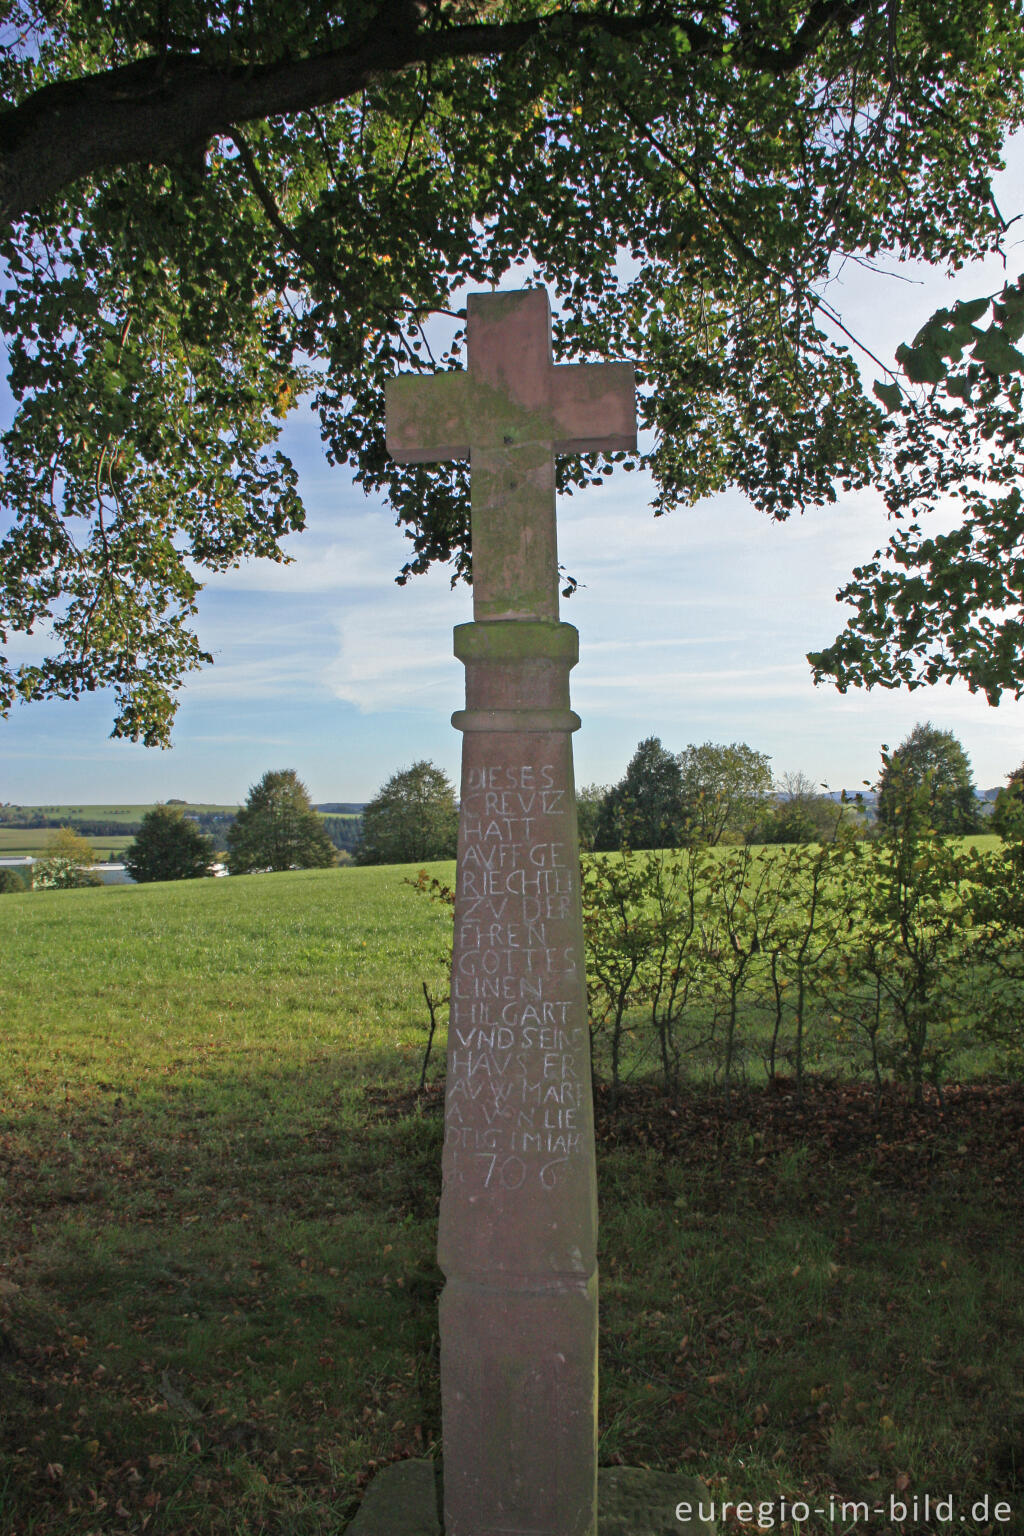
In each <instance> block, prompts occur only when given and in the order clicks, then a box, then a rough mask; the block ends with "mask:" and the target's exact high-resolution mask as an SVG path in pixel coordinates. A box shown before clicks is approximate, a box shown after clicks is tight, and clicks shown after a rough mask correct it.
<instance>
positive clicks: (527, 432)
mask: <svg viewBox="0 0 1024 1536" xmlns="http://www.w3.org/2000/svg"><path fill="white" fill-rule="evenodd" d="M467 314H468V321H467V332H468V354H469V367H468V369H467V370H466V371H465V372H462V371H459V372H454V371H453V372H451V373H435V374H431V375H430V377H429V378H423V377H421V376H418V375H416V374H400V375H399V376H398V377H397V378H394V379H389V380H388V383H387V389H386V396H387V445H388V452H389V453H390V454H391V455H392V457H393V458H395V459H397V460H398V461H399V463H403V464H427V463H433V462H436V461H438V460H441V459H466V458H469V459H471V458H472V455H473V450H474V448H477V449H479V448H502V447H506V448H509V447H524V446H526V445H527V444H530V443H543V444H545V445H547V446H548V447H549V449H550V451H551V452H552V453H589V452H594V451H598V450H600V449H606V450H608V451H610V452H611V451H615V450H631V449H635V448H636V407H635V384H634V369H633V364H632V363H560V364H555V363H554V362H553V361H552V355H551V310H550V306H549V304H548V296H547V293H546V292H545V290H544V289H543V288H530V289H527V290H526V291H525V292H522V293H474V294H470V296H469V302H468V305H467Z"/></svg>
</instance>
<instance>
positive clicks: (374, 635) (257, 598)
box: [0, 141, 1024, 804]
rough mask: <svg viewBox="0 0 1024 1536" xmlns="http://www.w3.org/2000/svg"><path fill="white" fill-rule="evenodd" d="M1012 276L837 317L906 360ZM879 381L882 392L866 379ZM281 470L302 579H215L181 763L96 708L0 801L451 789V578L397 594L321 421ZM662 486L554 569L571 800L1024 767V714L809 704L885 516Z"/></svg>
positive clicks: (937, 280) (858, 274) (986, 271)
mask: <svg viewBox="0 0 1024 1536" xmlns="http://www.w3.org/2000/svg"><path fill="white" fill-rule="evenodd" d="M1022 175H1024V144H1022V143H1021V142H1020V141H1018V143H1017V144H1016V145H1015V146H1014V147H1013V149H1012V152H1011V153H1010V154H1009V155H1008V170H1007V172H1006V173H1005V174H1004V176H1003V178H1002V186H1001V188H1000V201H1001V206H1002V207H1003V210H1004V212H1005V213H1007V214H1008V215H1012V214H1014V213H1016V212H1017V211H1018V209H1019V208H1020V207H1021V206H1022V200H1021V196H1020V191H1021V185H1022ZM1016 230H1017V226H1014V228H1013V229H1011V231H1010V236H1009V238H1008V260H1007V267H1006V271H1005V273H1004V269H1003V267H1002V264H1001V263H1000V262H998V261H996V260H990V261H988V262H986V263H984V264H982V265H981V266H980V267H978V268H974V269H969V270H966V271H964V272H961V273H959V274H957V275H956V277H954V278H953V279H952V280H949V279H946V278H945V277H944V276H943V275H942V274H940V273H936V272H934V271H929V270H927V269H921V268H919V267H916V266H915V267H910V266H908V267H904V268H902V269H901V274H902V275H901V276H900V277H893V276H881V275H878V274H874V273H869V272H867V271H865V270H864V269H863V268H860V267H857V266H853V265H849V266H847V268H846V269H845V270H844V271H843V272H842V273H840V274H838V275H837V277H836V280H835V282H834V283H833V285H832V287H831V288H830V291H829V297H830V299H831V301H832V303H833V305H834V306H835V308H836V309H838V310H839V312H840V313H841V314H842V316H843V319H844V322H845V323H846V325H847V326H848V327H849V329H850V330H852V331H853V332H854V333H855V334H856V335H857V336H858V338H859V339H860V340H861V341H862V342H863V343H864V344H865V345H867V346H869V347H870V348H871V349H872V350H873V351H875V352H876V354H877V355H879V356H881V357H883V358H885V359H891V358H892V355H893V352H894V351H895V348H896V346H897V345H898V343H899V342H900V341H903V340H909V339H910V338H911V337H912V336H913V334H914V333H915V331H916V330H917V329H918V327H919V326H920V325H921V324H922V323H923V321H924V320H925V319H927V317H928V316H929V315H930V314H931V313H932V311H933V310H934V309H935V308H936V306H937V305H938V304H941V303H950V302H952V300H953V298H954V297H957V296H960V297H974V296H978V295H980V294H982V293H986V292H992V291H994V290H995V289H996V288H997V287H998V286H999V285H1000V284H1001V282H1002V281H1003V280H1004V277H1005V275H1007V274H1008V275H1009V276H1011V277H1016V276H1017V274H1018V273H1019V272H1020V271H1021V270H1022V269H1024V236H1018V235H1017V234H1016ZM865 370H866V377H867V378H868V380H869V381H870V380H871V379H872V378H874V377H876V376H877V374H878V370H877V368H876V367H875V366H874V365H873V364H872V363H870V362H866V363H865ZM282 446H283V447H284V448H285V449H286V451H288V452H290V453H291V454H292V456H293V457H294V459H295V461H296V463H297V465H298V467H299V471H300V477H301V487H302V492H303V497H304V500H305V503H306V507H307V512H308V525H307V529H306V531H305V533H303V534H302V535H300V536H297V537H295V538H292V539H290V540H289V541H288V549H289V552H290V553H291V554H293V555H294V557H295V559H294V563H293V564H291V565H289V566H284V567H281V566H274V565H271V564H267V563H262V564H261V563H258V562H254V563H252V564H250V565H247V566H246V567H244V568H243V569H241V570H238V571H235V572H230V573H228V574H226V575H223V576H218V577H215V578H212V579H211V580H210V581H209V583H208V584H207V587H206V589H205V592H204V593H203V595H202V597H201V599H200V618H199V635H200V639H201V641H202V642H203V644H204V645H205V646H206V647H207V648H208V649H209V650H211V651H212V652H213V653H214V656H215V661H216V664H215V666H214V667H213V668H210V669H207V670H206V671H205V672H203V673H199V674H194V675H193V677H192V679H191V680H190V681H189V682H188V683H187V685H186V687H185V689H184V691H183V694H182V703H181V707H180V710H179V715H178V723H177V725H176V727H175V733H174V745H173V747H172V748H171V749H170V750H169V751H153V750H148V749H146V748H143V747H139V746H136V745H134V744H132V743H126V742H117V741H111V740H109V739H108V732H109V730H110V724H111V718H112V709H111V703H110V700H109V699H106V698H104V697H102V696H97V697H94V698H89V699H86V700H83V701H80V702H78V703H47V704H42V705H31V706H24V707H18V708H16V709H15V710H14V711H13V713H12V715H11V716H10V718H9V719H8V720H7V721H3V722H0V800H10V801H16V802H20V803H23V804H42V803H46V802H53V803H64V802H69V801H72V802H89V801H121V802H146V801H152V800H160V799H166V798H168V797H171V796H178V797H181V798H184V799H188V800H193V801H199V800H213V801H225V802H233V801H236V800H239V799H241V798H244V796H245V794H246V792H247V790H248V788H249V786H250V785H251V784H253V783H254V782H255V781H256V780H257V779H258V778H259V777H260V776H261V775H262V774H263V773H264V772H265V771H266V770H267V769H268V768H284V767H289V768H294V769H295V770H296V771H297V772H298V773H299V775H300V777H301V778H302V779H304V780H305V782H306V784H307V785H308V787H309V789H310V792H311V794H312V796H313V799H314V800H316V801H324V800H366V799H369V798H370V796H371V795H373V794H374V793H375V792H376V790H377V789H378V788H379V786H380V785H381V783H382V782H383V781H384V780H385V779H386V778H388V777H389V776H390V775H391V774H392V773H393V772H395V771H396V770H397V769H399V768H402V767H406V766H408V764H409V763H411V762H413V761H414V760H415V759H417V758H423V757H426V758H430V759H432V760H433V761H434V762H436V763H438V764H439V765H440V766H441V767H443V768H444V769H445V770H446V771H447V772H448V773H449V774H450V775H451V777H452V778H453V780H455V781H456V782H457V780H458V765H459V750H460V737H459V735H458V733H457V732H456V731H454V730H453V729H452V726H451V723H450V716H451V713H452V711H453V710H455V709H459V708H461V707H462V692H463V678H462V667H461V665H460V664H459V663H458V662H457V661H455V659H454V657H453V656H452V634H451V632H452V627H453V626H454V625H455V624H459V623H462V622H464V621H465V620H467V619H469V618H470V617H471V611H470V609H471V604H470V597H469V593H468V591H467V590H465V589H457V590H455V591H452V590H451V588H450V586H449V582H448V577H447V574H446V573H445V572H444V571H435V572H433V573H431V575H430V576H428V577H424V578H419V579H417V580H415V581H413V582H412V583H410V584H409V585H407V586H405V587H398V586H396V585H395V581H394V577H395V575H396V573H397V572H398V570H399V569H400V568H401V566H402V564H403V563H404V561H405V559H406V558H407V555H406V551H407V548H408V546H407V542H406V540H405V538H404V536H403V535H402V533H401V531H400V530H398V529H397V528H395V526H394V521H393V517H392V515H391V513H390V512H389V511H388V509H387V508H386V507H385V506H384V505H383V504H382V503H379V502H375V501H373V500H368V499H367V498H366V497H364V496H363V494H362V493H361V492H360V491H359V490H357V489H355V488H354V487H353V486H352V484H351V481H350V480H349V478H348V476H347V473H346V471H344V470H332V469H330V468H329V466H328V465H327V463H326V461H325V460H324V458H323V454H322V451H321V447H320V443H319V437H318V434H317V430H316V426H315V423H314V422H313V421H312V419H311V418H310V417H308V416H302V417H301V418H300V417H299V416H298V415H296V416H294V417H293V418H292V419H291V420H290V421H289V423H288V425H287V427H286V429H285V433H284V436H283V441H282ZM649 499H650V487H649V484H648V483H647V482H646V481H645V479H644V477H643V476H641V475H639V474H635V473H634V474H626V473H623V472H621V471H620V472H618V473H617V474H616V475H614V476H613V477H612V478H611V479H610V480H609V481H607V482H606V484H605V485H603V486H602V487H600V488H598V489H595V490H592V491H590V492H588V493H587V494H586V495H582V496H580V495H577V496H574V497H572V498H569V499H566V500H564V501H563V502H562V503H561V504H560V506H559V556H560V560H561V562H562V564H563V565H564V566H565V567H566V568H567V569H568V570H569V571H571V572H572V573H573V574H574V575H575V576H576V577H577V578H578V579H579V581H580V582H581V583H582V586H581V589H580V591H579V592H578V593H577V594H576V596H575V597H573V598H572V599H571V600H570V601H568V602H563V604H562V617H563V618H564V619H565V620H567V621H568V622H569V623H572V624H575V625H576V627H577V628H578V630H579V632H580V658H581V659H580V664H579V666H578V667H577V668H576V670H575V672H574V673H573V703H574V707H575V708H576V710H577V712H578V713H579V714H580V716H581V717H582V720H583V727H582V729H581V730H580V731H579V732H578V733H577V735H576V737H575V758H576V774H577V780H578V782H579V783H580V784H587V783H602V784H603V783H610V782H614V781H615V780H616V779H618V778H620V777H621V776H622V773H623V772H624V770H625V766H626V763H627V761H628V759H629V757H630V756H631V755H632V753H633V751H634V749H635V747H636V745H637V742H638V741H640V740H641V738H643V737H645V736H649V735H657V736H660V737H661V739H662V741H663V743H664V744H665V746H666V747H668V748H670V749H671V750H673V751H678V750H680V749H681V748H682V747H684V746H686V745H687V743H689V742H703V741H707V740H711V741H718V742H729V741H746V742H748V743H749V744H750V745H751V746H753V747H755V748H757V749H758V750H759V751H762V752H765V753H767V754H768V755H769V756H770V757H771V760H772V766H773V769H774V771H775V772H776V773H777V774H782V773H784V772H787V771H790V772H792V771H802V772H803V773H806V774H807V775H808V776H809V777H811V778H812V779H813V780H815V781H817V782H822V783H827V784H828V785H830V786H831V787H832V788H841V787H846V788H856V787H859V786H860V785H861V783H862V782H863V781H864V780H873V779H874V778H876V777H877V773H878V767H879V749H880V746H881V744H882V743H883V742H888V743H889V744H890V745H893V746H894V745H896V744H897V743H898V742H899V741H901V740H902V739H903V738H904V737H905V736H906V735H907V734H908V733H909V731H910V730H911V729H912V728H913V726H914V724H915V722H917V721H919V720H925V719H928V720H931V721H932V723H933V724H935V725H937V726H939V727H941V728H942V729H945V730H952V731H955V732H956V734H957V735H958V737H959V738H960V740H961V741H962V743H963V745H964V747H965V749H966V750H967V753H968V755H969V757H970V758H971V761H972V765H973V768H974V774H975V780H976V782H977V783H978V785H979V787H982V788H987V787H990V786H992V785H995V784H998V783H1000V782H1002V781H1003V780H1004V779H1005V777H1006V775H1007V774H1008V773H1009V772H1010V771H1011V770H1012V769H1013V768H1015V767H1016V766H1017V765H1018V764H1019V763H1020V762H1021V760H1022V759H1024V703H1020V704H1017V703H1014V702H1013V701H1012V700H1011V701H1007V702H1004V703H1003V704H1001V705H1000V706H999V708H998V709H992V708H990V707H989V706H988V705H987V704H986V703H985V701H984V700H983V699H981V698H978V697H972V696H971V695H970V694H969V693H968V692H967V690H966V689H964V688H960V687H959V686H954V687H948V686H946V685H940V686H938V687H936V688H931V689H918V690H916V691H915V692H913V693H908V692H905V691H895V692H887V691H881V690H873V691H872V692H869V693H865V692H863V691H859V690H858V691H856V692H851V693H849V694H847V695H845V696H841V695H839V694H837V693H836V692H835V690H834V689H832V688H829V687H828V686H820V687H817V688H815V686H814V685H813V683H812V682H811V679H810V670H809V667H808V665H807V662H806V660H805V653H806V652H807V651H808V650H812V649H815V648H817V647H820V646H822V645H825V644H827V643H829V642H830V641H831V640H832V639H833V637H834V636H835V634H836V633H837V632H838V630H839V629H840V627H841V624H842V613H843V610H842V609H841V608H840V607H839V605H837V604H836V602H835V592H836V590H837V588H838V587H839V586H840V585H841V584H842V582H843V581H844V579H846V578H847V577H848V575H849V573H850V571H851V570H852V568H853V566H854V565H855V564H857V563H858V562H859V561H861V560H864V559H865V558H867V557H869V556H870V555H871V554H872V553H873V551H874V550H875V549H876V548H877V547H878V545H879V544H880V543H881V542H883V541H884V539H885V537H886V523H885V519H884V516H883V514H882V513H881V511H880V507H879V501H878V498H876V497H875V496H873V495H872V494H870V493H859V494H857V495H856V496H848V497H844V498H843V499H841V500H840V501H839V503H838V504H837V505H835V506H833V507H826V508H821V509H819V510H816V511H812V512H809V513H808V514H806V515H805V516H804V517H802V518H793V519H792V520H791V521H790V522H789V523H785V524H781V525H777V524H774V523H772V522H770V521H769V520H768V519H767V518H765V517H764V516H763V515H762V514H759V513H757V512H755V511H754V510H753V508H751V507H750V506H749V505H748V504H747V503H746V502H745V501H744V499H743V498H742V497H741V496H740V495H738V494H727V495H724V496H721V497H717V498H715V499H713V500H710V501H706V502H703V503H702V504H700V505H699V506H697V507H695V508H692V509H690V510H687V511H685V512H677V513H674V514H672V515H671V516H669V517H665V518H660V519H655V518H654V517H653V516H652V514H651V512H650V508H649V505H648V502H649Z"/></svg>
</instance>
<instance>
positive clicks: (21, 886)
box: [0, 869, 29, 896]
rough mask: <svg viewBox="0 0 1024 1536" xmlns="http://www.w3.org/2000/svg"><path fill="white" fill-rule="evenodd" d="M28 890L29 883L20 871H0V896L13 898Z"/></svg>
mask: <svg viewBox="0 0 1024 1536" xmlns="http://www.w3.org/2000/svg"><path fill="white" fill-rule="evenodd" d="M28 888H29V882H28V880H27V879H26V878H25V876H24V875H23V874H22V872H21V870H20V869H0V896H14V895H17V894H18V893H19V892H21V891H27V890H28Z"/></svg>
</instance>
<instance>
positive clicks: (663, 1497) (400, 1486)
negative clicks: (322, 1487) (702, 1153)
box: [346, 1461, 716, 1536]
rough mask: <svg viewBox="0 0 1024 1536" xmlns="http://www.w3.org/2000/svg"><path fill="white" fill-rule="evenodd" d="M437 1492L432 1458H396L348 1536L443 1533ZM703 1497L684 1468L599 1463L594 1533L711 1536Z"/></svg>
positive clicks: (368, 1492)
mask: <svg viewBox="0 0 1024 1536" xmlns="http://www.w3.org/2000/svg"><path fill="white" fill-rule="evenodd" d="M439 1492H440V1488H439V1482H438V1468H437V1466H436V1464H435V1463H434V1462H432V1461H396V1462H395V1463H394V1464H393V1465H392V1466H390V1467H385V1468H384V1470H383V1471H381V1472H378V1474H377V1476H376V1477H375V1478H374V1480H373V1482H372V1483H371V1484H370V1486H369V1488H368V1489H367V1490H366V1494H365V1496H364V1498H363V1502H362V1504H361V1505H360V1507H359V1512H358V1514H357V1515H356V1517H355V1519H354V1520H353V1521H352V1523H351V1524H350V1525H349V1526H348V1527H347V1530H346V1536H442V1531H441V1521H440V1517H439V1515H438V1507H439V1504H440V1499H439V1497H438V1495H439ZM702 1501H703V1504H704V1508H705V1509H708V1507H709V1504H710V1495H709V1494H708V1491H707V1489H706V1488H705V1487H704V1484H703V1483H702V1482H701V1481H700V1480H699V1478H696V1477H690V1476H688V1475H687V1474H685V1473H678V1474H677V1473H674V1472H648V1471H647V1470H646V1469H645V1468H643V1467H600V1468H599V1469H598V1473H597V1502H598V1517H597V1532H598V1536H715V1529H716V1527H715V1525H714V1523H713V1522H711V1521H707V1520H701V1519H698V1517H697V1507H698V1505H699V1504H700V1503H701V1502H702ZM679 1504H690V1505H691V1506H692V1509H693V1518H692V1519H690V1520H677V1519H676V1506H677V1505H679Z"/></svg>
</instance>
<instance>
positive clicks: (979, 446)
mask: <svg viewBox="0 0 1024 1536" xmlns="http://www.w3.org/2000/svg"><path fill="white" fill-rule="evenodd" d="M986 318H987V319H988V324H987V325H983V323H982V322H983V321H984V320H985V319H986ZM1022 336H1024V275H1022V276H1021V277H1019V278H1018V279H1017V281H1016V282H1011V283H1006V284H1005V285H1004V287H1003V288H1002V289H1001V291H1000V292H999V293H997V294H995V295H989V296H987V297H984V296H983V297H982V298H979V299H972V300H970V301H967V300H962V301H961V302H959V303H957V304H954V305H953V307H952V309H940V310H938V311H937V312H936V313H935V314H934V315H933V316H932V318H931V319H930V320H929V321H928V323H927V325H925V326H923V327H922V329H921V330H920V331H919V332H918V334H917V336H916V337H915V338H914V341H913V344H912V345H911V346H903V347H900V348H899V350H898V352H897V354H896V356H897V360H898V361H899V363H900V364H901V365H902V370H903V375H904V380H905V383H902V384H901V383H895V382H893V383H889V384H882V383H876V384H875V386H874V392H875V395H876V396H877V398H878V399H879V400H881V401H882V403H883V404H884V405H885V406H886V408H887V410H888V411H889V412H890V418H889V424H888V438H889V442H890V450H889V453H888V456H887V459H886V463H885V468H884V473H883V476H882V481H881V486H882V491H883V494H884V496H885V501H886V505H887V507H888V509H889V511H890V513H891V514H892V516H893V518H894V520H895V524H896V527H895V532H894V533H893V534H892V535H891V537H890V539H889V542H888V544H887V545H886V547H885V549H884V550H881V549H879V550H876V551H875V553H874V556H873V557H872V559H871V560H870V561H868V562H867V563H866V564H865V565H863V566H858V567H857V569H856V570H855V571H854V572H853V578H852V580H851V581H850V582H848V583H847V585H846V586H845V587H843V588H842V590H841V591H840V592H839V593H838V598H839V599H840V600H841V601H844V602H848V603H850V604H851V605H852V606H853V613H852V615H851V617H850V618H849V619H848V621H847V624H846V627H845V629H844V630H843V632H842V633H841V634H840V635H839V636H838V637H837V639H836V641H835V643H834V644H833V645H832V646H830V647H829V648H827V649H826V650H823V651H819V652H816V653H814V654H812V656H811V657H810V661H811V663H812V665H813V667H814V670H815V674H816V676H817V677H818V678H822V677H829V678H831V679H833V680H835V681H836V682H837V683H838V684H839V687H840V688H841V689H843V690H845V689H846V688H847V687H849V685H850V684H851V683H852V684H866V685H867V686H869V687H870V686H871V685H872V684H874V683H880V684H882V685H883V686H885V687H896V686H899V685H901V684H902V685H906V686H907V687H910V688H915V687H919V686H920V685H921V684H922V683H935V682H940V681H946V682H951V681H952V680H953V678H955V677H959V678H963V679H964V680H965V681H966V683H967V685H968V687H969V688H970V690H971V692H972V693H977V692H981V693H984V694H985V696H986V698H987V699H988V701H989V703H990V704H998V702H999V700H1000V698H1001V696H1002V694H1003V693H1006V692H1009V693H1012V694H1013V696H1014V697H1015V698H1018V699H1019V698H1020V697H1021V695H1022V693H1024V502H1022V499H1021V478H1022V472H1024V462H1022V459H1021V443H1022V440H1024V415H1022V411H1021V404H1022V400H1024V377H1022V375H1024V352H1021V351H1020V349H1019V347H1018V346H1017V343H1018V342H1019V341H1020V339H1021V337H1022ZM937 506H946V507H947V508H948V507H949V506H952V508H953V509H954V510H955V511H956V513H957V516H956V520H955V522H954V524H953V526H952V527H950V528H947V529H945V530H944V531H940V532H936V533H933V534H931V535H929V534H928V532H927V530H926V529H925V528H923V527H922V524H921V518H922V516H923V515H924V514H925V513H927V512H928V511H929V510H931V509H933V508H935V507H937Z"/></svg>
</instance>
